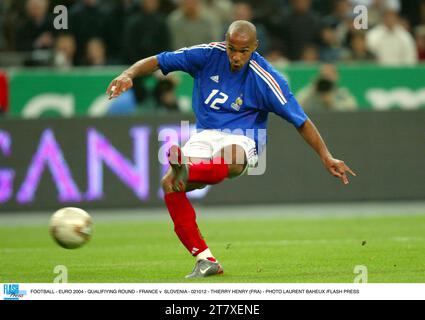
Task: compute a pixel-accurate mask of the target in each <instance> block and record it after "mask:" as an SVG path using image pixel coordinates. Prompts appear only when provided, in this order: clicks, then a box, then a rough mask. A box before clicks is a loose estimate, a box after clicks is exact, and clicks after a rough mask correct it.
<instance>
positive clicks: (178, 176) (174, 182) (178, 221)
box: [162, 145, 246, 278]
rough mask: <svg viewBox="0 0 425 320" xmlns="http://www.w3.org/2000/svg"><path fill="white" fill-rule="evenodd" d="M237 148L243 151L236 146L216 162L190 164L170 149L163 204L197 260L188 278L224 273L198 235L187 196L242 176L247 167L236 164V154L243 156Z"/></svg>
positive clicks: (164, 180) (193, 211)
mask: <svg viewBox="0 0 425 320" xmlns="http://www.w3.org/2000/svg"><path fill="white" fill-rule="evenodd" d="M238 148H240V147H238V146H236V145H235V146H232V147H231V148H226V149H227V151H226V150H223V152H221V153H220V154H219V155H217V156H216V157H214V158H213V159H192V158H191V159H190V160H191V161H190V162H189V161H187V160H188V159H184V158H183V155H182V153H181V151H180V148H179V147H177V146H173V147H171V148H170V151H169V155H168V156H169V161H170V164H171V168H170V170H169V171H168V172H167V174H166V175H165V177H164V178H163V180H162V186H163V189H164V193H165V197H164V200H165V203H166V205H167V208H168V211H169V212H170V215H171V218H172V219H173V222H174V230H175V232H176V234H177V236H178V237H179V239H180V241H181V242H182V243H183V245H184V246H185V247H186V248H187V249H188V251H189V252H190V253H191V254H192V255H193V256H195V257H196V264H195V267H194V269H193V271H192V273H190V274H188V275H187V276H186V278H202V277H207V276H211V275H216V274H222V273H223V268H222V266H221V265H220V264H219V263H218V261H217V259H216V258H215V257H214V255H213V254H212V252H211V251H210V249H209V248H208V246H207V244H206V243H205V240H204V239H203V237H202V235H201V233H200V231H199V228H198V225H197V223H196V213H195V210H194V209H193V207H192V205H191V203H190V201H189V200H188V199H187V196H186V192H189V191H191V190H195V189H198V188H202V187H204V186H205V185H207V184H217V183H220V182H221V181H223V180H224V179H226V178H228V177H233V176H236V175H239V174H241V173H242V172H243V171H244V168H245V165H246V164H245V163H243V162H244V160H242V163H239V164H238V163H237V162H236V161H237V159H236V158H237V157H236V154H237V153H238V152H239V153H240V152H244V151H243V149H242V150H239V149H238ZM229 151H230V154H229ZM233 151H235V154H234V155H232V153H233ZM229 159H230V161H229ZM239 162H240V161H239Z"/></svg>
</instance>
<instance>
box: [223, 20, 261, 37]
mask: <svg viewBox="0 0 425 320" xmlns="http://www.w3.org/2000/svg"><path fill="white" fill-rule="evenodd" d="M226 37H227V38H234V37H236V38H245V39H246V40H250V41H256V40H257V28H256V27H255V26H254V25H253V24H252V23H251V22H249V21H246V20H237V21H235V22H233V23H232V24H231V25H230V26H229V29H228V30H227V33H226Z"/></svg>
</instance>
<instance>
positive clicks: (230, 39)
mask: <svg viewBox="0 0 425 320" xmlns="http://www.w3.org/2000/svg"><path fill="white" fill-rule="evenodd" d="M257 43H258V42H257V40H256V39H254V38H253V37H247V36H241V35H230V36H227V37H226V49H227V56H228V57H229V61H230V68H231V70H232V71H239V70H240V69H242V68H243V66H244V65H245V64H246V63H247V62H248V61H249V60H250V59H251V55H252V52H254V51H255V49H257Z"/></svg>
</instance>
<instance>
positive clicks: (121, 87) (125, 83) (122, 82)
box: [106, 73, 133, 100]
mask: <svg viewBox="0 0 425 320" xmlns="http://www.w3.org/2000/svg"><path fill="white" fill-rule="evenodd" d="M132 87H133V80H132V79H131V77H129V76H128V75H126V74H125V73H122V74H121V75H120V76H118V77H116V78H115V79H114V80H112V82H111V83H110V84H109V86H108V89H107V90H106V93H107V94H108V95H109V100H111V99H113V98H116V97H118V96H120V95H121V94H122V93H123V92H125V91H127V90H128V89H130V88H132Z"/></svg>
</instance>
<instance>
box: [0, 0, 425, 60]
mask: <svg viewBox="0 0 425 320" xmlns="http://www.w3.org/2000/svg"><path fill="white" fill-rule="evenodd" d="M57 5H65V6H66V8H68V14H69V20H68V21H67V22H68V29H67V30H56V29H55V28H54V24H53V20H54V19H55V17H56V16H55V14H54V13H53V8H54V7H55V6H57ZM358 5H364V6H366V7H367V8H368V19H367V20H368V21H367V22H368V29H367V30H358V29H356V28H355V27H354V23H353V22H354V19H356V16H357V15H358V13H357V14H356V13H355V11H354V7H355V6H358ZM238 19H244V20H250V21H252V22H253V23H254V24H255V25H256V26H257V29H258V37H259V40H260V47H259V52H260V53H261V54H263V55H265V56H266V57H267V58H268V59H269V60H270V61H271V62H272V63H274V64H276V65H285V64H287V63H290V62H294V61H302V62H305V63H315V62H326V63H336V62H341V61H344V62H357V61H361V62H364V61H366V62H373V61H376V62H377V63H380V64H384V65H413V64H416V63H418V62H419V61H423V60H425V0H261V1H258V0H243V1H242V0H233V1H231V0H102V1H100V0H1V1H0V57H1V59H2V60H3V62H2V63H0V65H3V66H4V65H7V64H10V65H22V64H23V65H27V66H40V65H41V66H56V67H71V66H104V65H121V64H130V63H133V62H135V61H136V60H138V59H140V58H143V57H147V56H150V55H154V54H156V53H158V52H161V51H165V50H174V49H178V48H181V47H187V46H191V45H195V44H199V43H208V42H212V41H217V40H223V39H224V33H225V30H226V28H227V27H228V25H229V24H230V22H231V21H233V20H238ZM363 22H364V21H363Z"/></svg>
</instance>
